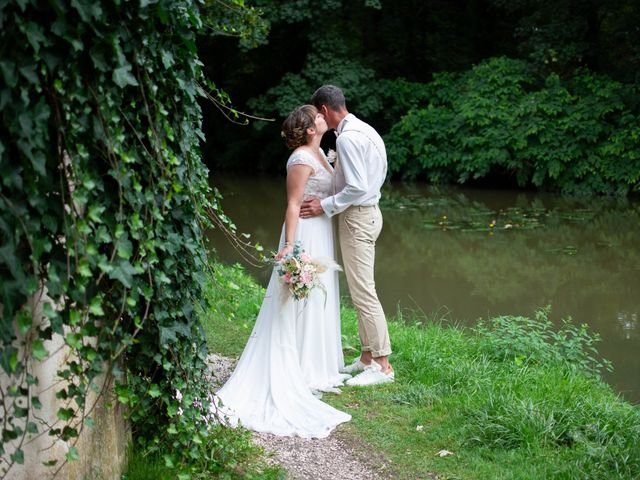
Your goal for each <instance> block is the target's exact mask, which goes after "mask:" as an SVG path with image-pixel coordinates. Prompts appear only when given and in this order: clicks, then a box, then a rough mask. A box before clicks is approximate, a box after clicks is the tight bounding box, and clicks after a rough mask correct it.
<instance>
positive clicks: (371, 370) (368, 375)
mask: <svg viewBox="0 0 640 480" xmlns="http://www.w3.org/2000/svg"><path fill="white" fill-rule="evenodd" d="M394 378H395V375H394V373H393V371H392V372H391V373H388V374H387V373H383V372H382V367H381V366H380V364H378V363H377V362H375V361H372V362H371V365H367V366H366V367H365V369H364V371H363V372H362V373H361V374H359V375H356V376H355V377H353V378H352V379H350V380H347V385H349V386H351V387H364V386H366V385H380V384H382V383H391V382H393V380H394Z"/></svg>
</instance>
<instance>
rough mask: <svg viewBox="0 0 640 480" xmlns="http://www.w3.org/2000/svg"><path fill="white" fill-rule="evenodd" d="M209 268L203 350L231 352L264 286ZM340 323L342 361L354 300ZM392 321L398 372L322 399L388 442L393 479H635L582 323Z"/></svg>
mask: <svg viewBox="0 0 640 480" xmlns="http://www.w3.org/2000/svg"><path fill="white" fill-rule="evenodd" d="M215 269H216V278H215V279H214V283H213V284H212V286H211V288H210V289H209V292H208V295H209V297H210V300H211V302H212V305H214V307H213V310H212V311H210V312H207V313H205V314H203V316H202V319H203V326H204V329H205V333H206V335H207V339H208V342H209V347H210V349H211V351H214V352H217V353H221V354H224V355H228V356H237V355H239V354H240V353H241V351H242V348H243V347H244V344H245V342H246V339H247V337H248V336H249V334H250V332H251V328H252V320H253V319H254V318H255V315H256V313H257V311H258V309H259V307H260V302H261V301H262V295H263V289H262V288H261V287H259V286H258V285H256V284H255V282H254V281H253V280H252V278H251V277H249V276H248V275H246V274H245V273H244V271H243V270H242V269H241V268H238V267H229V266H223V265H216V266H215ZM342 322H343V346H344V347H345V354H346V356H347V360H348V361H349V360H351V359H352V358H353V356H354V355H356V354H357V351H356V350H355V348H356V347H357V345H358V340H357V325H356V319H355V313H354V311H353V309H352V308H350V307H348V306H346V307H343V309H342ZM389 329H390V334H391V339H392V344H393V348H394V354H393V355H392V357H391V360H392V363H393V365H394V368H395V371H396V382H395V383H394V384H390V385H384V386H376V387H366V388H350V387H345V388H344V389H343V394H342V395H325V397H324V399H325V400H326V401H327V402H329V403H331V404H332V405H334V406H336V407H338V408H340V409H343V410H344V411H346V412H348V413H350V414H351V415H352V416H353V420H352V421H351V422H350V423H348V424H347V425H346V426H344V427H343V429H345V430H346V431H347V432H348V434H349V436H351V437H352V438H354V439H355V438H363V439H364V440H365V441H366V442H367V443H368V444H369V445H370V446H372V447H373V448H374V449H376V450H378V451H381V452H384V455H385V456H386V458H387V459H388V460H389V461H390V462H391V463H392V464H393V466H394V471H395V472H396V473H397V478H402V479H405V478H406V479H413V478H415V479H418V478H425V477H426V475H427V474H428V473H436V474H437V475H438V477H439V478H441V479H523V480H524V479H527V480H531V479H551V478H557V479H586V478H589V479H607V480H608V479H614V478H620V479H638V478H640V408H639V407H638V406H634V405H631V404H629V403H627V402H625V401H623V400H621V399H619V398H618V397H617V395H615V393H614V392H613V391H612V390H611V388H610V387H609V386H608V385H606V384H605V383H603V382H602V381H601V380H600V379H599V377H598V376H597V375H595V374H594V372H595V371H596V369H597V368H598V361H597V359H596V358H595V357H594V354H593V353H591V350H590V348H591V347H592V344H593V338H592V337H591V336H590V334H589V333H588V332H586V331H585V330H584V329H581V328H576V327H573V326H567V327H566V328H564V329H563V330H562V331H561V332H560V334H558V333H557V332H556V331H555V330H554V329H553V328H552V326H551V325H550V323H549V322H547V321H546V316H545V314H544V312H540V313H539V314H538V315H537V318H535V319H527V318H522V317H499V318H496V319H491V320H489V321H487V322H486V323H485V324H484V326H482V327H480V328H478V329H475V330H470V329H466V330H465V329H461V328H457V327H455V326H452V325H449V324H444V323H440V322H434V321H429V319H425V318H418V317H415V318H409V319H406V318H402V317H401V316H397V317H396V318H394V319H392V320H390V322H389ZM441 450H447V451H449V452H452V454H451V455H447V456H443V457H441V456H439V455H438V452H440V451H441Z"/></svg>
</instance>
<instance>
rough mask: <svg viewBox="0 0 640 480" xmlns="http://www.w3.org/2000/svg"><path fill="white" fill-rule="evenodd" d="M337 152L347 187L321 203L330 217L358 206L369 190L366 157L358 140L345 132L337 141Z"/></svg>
mask: <svg viewBox="0 0 640 480" xmlns="http://www.w3.org/2000/svg"><path fill="white" fill-rule="evenodd" d="M336 150H337V154H338V159H339V162H340V168H341V169H342V174H343V175H344V181H345V186H344V188H343V189H342V190H340V191H339V192H338V193H336V194H335V195H333V196H331V197H327V198H325V199H323V200H322V201H321V202H320V204H321V206H322V209H323V210H324V213H325V214H326V215H327V216H328V217H332V216H333V215H337V214H338V213H340V212H342V211H344V210H345V209H346V208H347V207H349V206H351V205H358V203H359V202H360V201H361V200H362V198H364V197H365V196H366V195H367V191H368V190H369V181H368V176H367V169H366V165H365V155H364V152H363V151H362V146H361V145H360V144H359V143H358V141H357V138H356V137H355V136H352V135H349V132H344V133H343V134H341V135H340V136H339V137H338V139H337V141H336Z"/></svg>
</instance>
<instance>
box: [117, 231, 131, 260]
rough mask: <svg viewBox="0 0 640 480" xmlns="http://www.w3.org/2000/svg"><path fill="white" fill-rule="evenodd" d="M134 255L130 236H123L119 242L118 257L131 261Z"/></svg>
mask: <svg viewBox="0 0 640 480" xmlns="http://www.w3.org/2000/svg"><path fill="white" fill-rule="evenodd" d="M132 254H133V245H132V244H131V241H130V240H129V238H128V235H123V236H122V237H120V239H119V240H118V256H119V257H120V258H124V259H127V260H128V259H129V258H131V255H132Z"/></svg>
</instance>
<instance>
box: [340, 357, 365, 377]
mask: <svg viewBox="0 0 640 480" xmlns="http://www.w3.org/2000/svg"><path fill="white" fill-rule="evenodd" d="M365 368H367V366H366V365H365V364H364V363H362V362H361V361H360V359H357V360H356V361H355V362H353V363H352V364H351V365H347V366H346V367H344V368H343V369H341V370H340V373H348V374H349V375H353V374H355V373H359V372H363V371H364V369H365Z"/></svg>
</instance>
